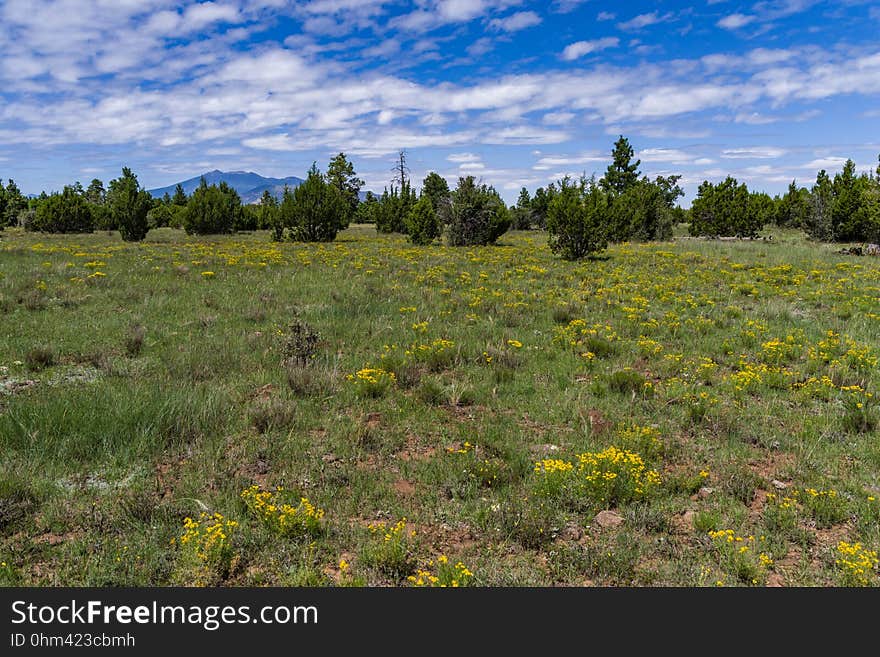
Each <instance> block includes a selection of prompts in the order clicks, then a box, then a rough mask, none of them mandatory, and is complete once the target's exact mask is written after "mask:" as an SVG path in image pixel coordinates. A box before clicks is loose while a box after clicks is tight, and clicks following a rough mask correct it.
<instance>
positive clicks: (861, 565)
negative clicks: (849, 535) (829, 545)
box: [834, 541, 880, 586]
mask: <svg viewBox="0 0 880 657" xmlns="http://www.w3.org/2000/svg"><path fill="white" fill-rule="evenodd" d="M834 563H835V565H836V566H837V568H838V570H839V571H840V573H841V576H842V579H843V582H844V583H845V584H846V585H847V586H869V585H870V584H871V583H872V582H873V581H874V580H875V579H876V577H877V572H876V571H877V565H878V563H880V562H878V557H877V550H869V549H867V548H866V547H864V546H863V545H862V544H861V543H847V542H846V541H840V542H839V543H838V544H837V559H836V561H835V562H834Z"/></svg>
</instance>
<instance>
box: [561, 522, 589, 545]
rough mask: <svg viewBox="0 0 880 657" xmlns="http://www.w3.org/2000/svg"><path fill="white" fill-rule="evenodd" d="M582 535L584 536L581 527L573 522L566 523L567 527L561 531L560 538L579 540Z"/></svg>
mask: <svg viewBox="0 0 880 657" xmlns="http://www.w3.org/2000/svg"><path fill="white" fill-rule="evenodd" d="M581 536H583V532H582V531H581V528H580V527H578V526H577V524H576V523H573V522H568V523H565V527H563V528H562V531H561V532H559V538H561V539H562V540H564V541H579V540H581Z"/></svg>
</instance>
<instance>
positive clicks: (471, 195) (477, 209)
mask: <svg viewBox="0 0 880 657" xmlns="http://www.w3.org/2000/svg"><path fill="white" fill-rule="evenodd" d="M510 222H511V219H510V212H509V211H508V209H507V206H506V205H505V203H504V201H503V200H502V199H501V197H500V196H499V195H498V192H496V191H495V188H494V187H489V186H487V185H485V184H481V185H478V184H477V182H476V179H475V178H474V177H473V176H466V177H463V178H459V179H458V187H456V189H455V191H454V192H452V205H451V207H450V212H449V222H448V230H447V239H448V241H449V244H450V245H451V246H470V245H486V244H494V243H495V242H496V241H497V240H498V238H499V237H501V235H503V234H504V233H505V232H507V229H508V228H510Z"/></svg>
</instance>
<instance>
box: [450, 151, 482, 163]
mask: <svg viewBox="0 0 880 657" xmlns="http://www.w3.org/2000/svg"><path fill="white" fill-rule="evenodd" d="M446 159H447V160H449V161H450V162H456V163H458V162H479V161H480V159H481V158H480V156H479V155H475V154H474V153H452V154H451V155H447V156H446Z"/></svg>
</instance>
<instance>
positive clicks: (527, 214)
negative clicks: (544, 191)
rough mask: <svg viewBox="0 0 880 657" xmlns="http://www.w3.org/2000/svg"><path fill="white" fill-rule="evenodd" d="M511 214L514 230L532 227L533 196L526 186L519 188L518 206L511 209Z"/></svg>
mask: <svg viewBox="0 0 880 657" xmlns="http://www.w3.org/2000/svg"><path fill="white" fill-rule="evenodd" d="M511 215H512V219H513V229H514V230H530V229H531V228H532V198H531V196H529V190H527V189H526V188H525V187H523V188H522V189H521V190H519V198H517V200H516V206H515V207H514V208H512V210H511Z"/></svg>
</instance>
